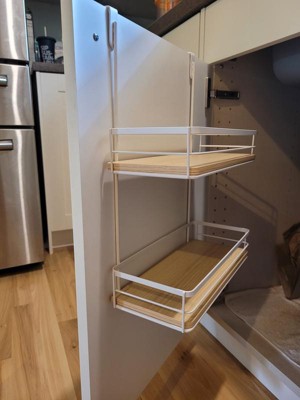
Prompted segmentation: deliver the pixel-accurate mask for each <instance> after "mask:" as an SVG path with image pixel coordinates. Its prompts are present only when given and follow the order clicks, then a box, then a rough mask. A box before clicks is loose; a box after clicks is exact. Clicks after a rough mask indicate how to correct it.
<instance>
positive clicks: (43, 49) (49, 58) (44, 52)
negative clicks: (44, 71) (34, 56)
mask: <svg viewBox="0 0 300 400" xmlns="http://www.w3.org/2000/svg"><path fill="white" fill-rule="evenodd" d="M36 40H37V42H38V44H39V50H40V58H41V61H42V62H46V63H54V60H55V42H56V40H55V39H54V38H53V37H50V36H39V37H38V38H37V39H36Z"/></svg>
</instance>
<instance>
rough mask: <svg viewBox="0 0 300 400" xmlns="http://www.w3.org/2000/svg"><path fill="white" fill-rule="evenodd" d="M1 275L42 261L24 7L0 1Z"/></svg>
mask: <svg viewBox="0 0 300 400" xmlns="http://www.w3.org/2000/svg"><path fill="white" fill-rule="evenodd" d="M0 9H1V13H0V269H3V268H10V267H15V266H21V265H26V264H31V263H37V262H41V261H43V257H44V251H43V234H42V221H41V207H40V194H39V184H38V171H37V158H36V146H35V132H34V119H33V108H32V96H31V83H30V73H29V65H28V64H29V56H28V46H27V35H26V24H25V5H24V1H23V0H14V1H11V0H0Z"/></svg>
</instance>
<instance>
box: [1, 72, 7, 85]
mask: <svg viewBox="0 0 300 400" xmlns="http://www.w3.org/2000/svg"><path fill="white" fill-rule="evenodd" d="M7 85H8V77H7V75H0V86H4V87H5V86H7Z"/></svg>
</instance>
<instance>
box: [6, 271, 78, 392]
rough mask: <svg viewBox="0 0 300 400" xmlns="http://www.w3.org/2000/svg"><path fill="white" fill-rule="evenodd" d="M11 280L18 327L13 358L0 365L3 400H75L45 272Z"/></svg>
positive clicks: (14, 275) (20, 274)
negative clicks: (16, 383)
mask: <svg viewBox="0 0 300 400" xmlns="http://www.w3.org/2000/svg"><path fill="white" fill-rule="evenodd" d="M2 278H3V277H2ZM73 279H74V272H73ZM9 280H10V286H9V287H10V290H11V289H12V292H13V295H12V298H13V299H14V307H12V309H13V313H12V315H14V319H15V325H14V326H13V332H12V335H11V336H12V340H13V350H12V352H11V358H10V359H9V360H6V361H7V362H5V363H4V362H2V364H1V391H0V393H1V397H0V398H1V400H2V398H3V399H5V400H6V399H7V400H21V399H22V400H23V398H24V400H27V398H28V399H30V400H41V399H43V400H76V399H77V397H76V393H75V389H74V385H73V380H72V376H71V373H70V369H69V364H68V360H67V355H66V352H65V348H64V344H63V339H62V336H61V333H60V329H59V325H58V320H57V317H56V312H55V308H54V304H53V300H52V296H51V291H50V288H49V284H48V280H47V275H46V273H45V270H44V269H43V268H39V267H35V268H29V269H25V268H24V269H23V271H22V270H21V271H20V270H16V271H15V272H12V273H10V276H9ZM0 281H1V277H0ZM3 282H4V280H3ZM78 372H79V371H78ZM16 376H17V377H18V380H19V382H20V384H19V385H18V387H17V388H16V387H15V379H14V378H13V377H16ZM26 390H27V392H28V396H27V395H26ZM23 392H24V393H25V395H24V397H23Z"/></svg>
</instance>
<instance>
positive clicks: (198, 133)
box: [110, 126, 256, 179]
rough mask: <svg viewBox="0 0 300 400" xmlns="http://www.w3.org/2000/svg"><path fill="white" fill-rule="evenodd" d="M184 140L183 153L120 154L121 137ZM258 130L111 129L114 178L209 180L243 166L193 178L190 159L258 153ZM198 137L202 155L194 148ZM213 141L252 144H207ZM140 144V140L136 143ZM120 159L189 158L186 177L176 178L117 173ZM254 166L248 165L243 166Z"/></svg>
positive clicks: (174, 175) (228, 167)
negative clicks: (228, 154)
mask: <svg viewBox="0 0 300 400" xmlns="http://www.w3.org/2000/svg"><path fill="white" fill-rule="evenodd" d="M150 135H151V136H165V135H170V136H171V137H172V136H183V137H185V143H186V144H185V149H184V150H183V151H172V150H170V151H147V150H132V149H127V150H119V149H118V138H119V137H120V136H136V137H146V136H150ZM255 135H256V131H255V130H248V129H228V128H215V127H200V126H182V127H179V126H176V127H134V128H112V129H110V138H111V163H110V167H111V169H112V170H113V173H114V174H118V175H136V176H149V177H151V176H152V177H159V178H175V179H197V178H199V177H203V176H208V175H211V174H214V173H216V172H222V171H225V170H227V169H230V168H234V167H236V166H239V165H241V163H242V162H241V163H237V164H235V165H231V166H226V167H222V168H218V166H217V165H216V167H215V168H214V169H213V170H212V171H209V172H204V173H201V174H199V175H196V176H193V175H191V174H190V167H191V156H194V155H199V156H201V155H204V154H215V153H231V152H241V151H243V152H246V154H251V155H253V154H254V149H255V144H254V143H255ZM195 137H199V143H198V144H197V145H196V146H197V148H198V149H199V151H196V150H195V149H194V148H195V146H194V143H193V139H194V138H195ZM210 137H211V138H212V137H222V138H225V137H226V138H229V137H230V138H232V137H242V138H245V139H246V138H249V139H250V143H249V144H243V145H236V144H207V139H209V138H210ZM137 140H138V139H137ZM170 141H171V139H170ZM119 155H123V156H124V155H128V156H131V157H130V158H131V159H132V158H133V157H132V156H133V155H134V156H137V158H143V157H150V156H157V157H159V156H183V157H186V173H185V174H174V173H164V172H160V173H156V172H139V171H137V172H136V171H135V172H132V171H126V170H123V171H122V170H121V171H120V170H115V169H114V163H115V162H117V161H119ZM249 162H252V160H251V161H246V162H243V163H244V164H246V163H249Z"/></svg>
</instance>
